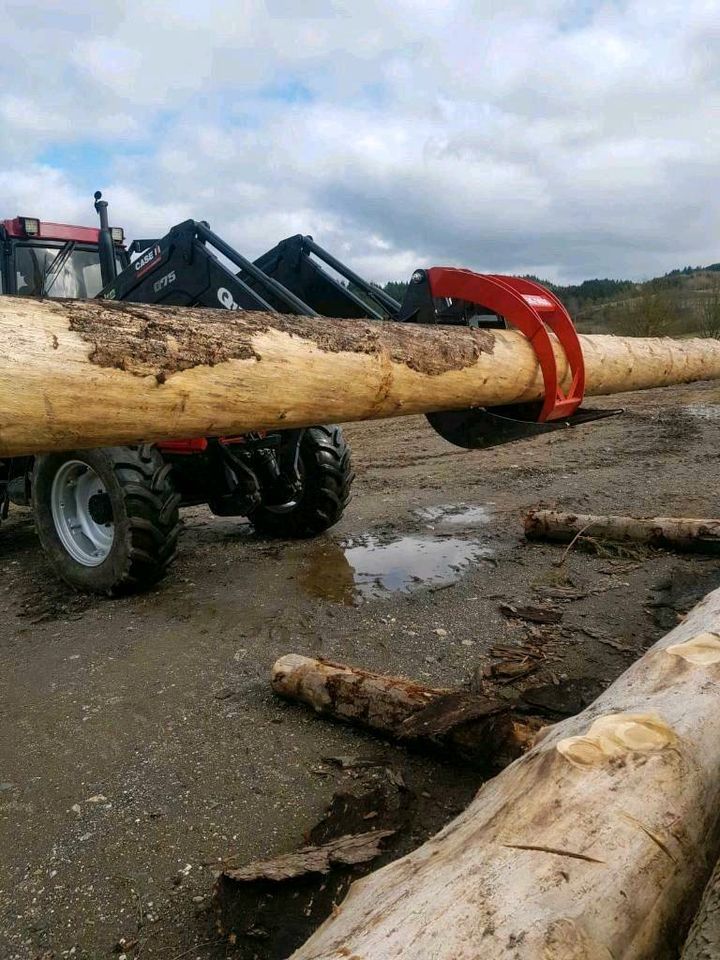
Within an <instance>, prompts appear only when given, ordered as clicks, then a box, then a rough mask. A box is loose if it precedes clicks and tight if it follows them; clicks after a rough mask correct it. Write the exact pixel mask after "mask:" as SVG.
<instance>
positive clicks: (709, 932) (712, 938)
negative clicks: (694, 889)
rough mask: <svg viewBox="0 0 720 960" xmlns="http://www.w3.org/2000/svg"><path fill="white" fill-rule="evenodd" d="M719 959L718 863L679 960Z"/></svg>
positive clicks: (719, 891) (719, 882) (719, 877)
mask: <svg viewBox="0 0 720 960" xmlns="http://www.w3.org/2000/svg"><path fill="white" fill-rule="evenodd" d="M718 957H720V861H718V863H716V864H715V869H714V871H713V874H712V876H711V877H710V880H709V881H708V885H707V886H706V887H705V893H703V896H702V900H701V901H700V909H699V910H698V912H697V913H696V914H695V919H694V920H693V923H692V926H691V927H690V933H689V934H688V938H687V940H686V941H685V946H684V947H683V951H682V954H681V955H680V960H718Z"/></svg>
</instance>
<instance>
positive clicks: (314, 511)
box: [248, 426, 355, 538]
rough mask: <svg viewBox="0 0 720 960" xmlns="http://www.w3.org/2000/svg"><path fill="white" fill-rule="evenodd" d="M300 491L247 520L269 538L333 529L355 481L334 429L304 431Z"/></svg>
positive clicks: (344, 445) (342, 442)
mask: <svg viewBox="0 0 720 960" xmlns="http://www.w3.org/2000/svg"><path fill="white" fill-rule="evenodd" d="M299 469H300V477H301V479H302V490H301V492H300V494H299V496H298V497H297V499H296V500H293V501H291V502H290V503H287V504H282V505H280V506H272V507H271V506H267V505H261V506H260V507H258V508H257V509H256V510H253V511H252V513H251V514H250V515H249V517H248V519H249V520H250V522H251V523H252V525H253V526H254V527H255V530H256V531H257V532H258V533H261V534H264V535H266V536H271V537H287V538H298V537H312V536H315V535H317V534H319V533H322V532H323V531H324V530H327V529H328V528H329V527H332V526H334V525H335V524H336V523H337V522H338V521H339V520H340V518H341V517H342V515H343V512H344V510H345V507H346V506H347V504H348V502H349V500H350V488H351V487H352V482H353V480H354V479H355V474H354V473H353V469H352V462H351V459H350V447H349V446H348V443H347V441H346V440H345V437H344V436H343V432H342V430H341V429H340V427H337V426H324V427H308V429H307V430H305V431H304V432H303V435H302V439H301V440H300V463H299Z"/></svg>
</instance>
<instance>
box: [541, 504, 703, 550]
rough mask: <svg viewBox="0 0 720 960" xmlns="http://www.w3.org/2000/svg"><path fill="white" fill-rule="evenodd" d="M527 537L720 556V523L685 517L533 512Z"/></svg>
mask: <svg viewBox="0 0 720 960" xmlns="http://www.w3.org/2000/svg"><path fill="white" fill-rule="evenodd" d="M525 536H526V537H527V538H528V539H529V540H554V541H558V542H560V543H570V542H571V541H572V540H574V539H575V538H576V537H577V538H578V539H581V538H582V537H588V538H592V539H593V540H611V541H613V542H616V543H628V542H632V543H642V544H647V545H648V546H652V547H670V548H671V549H673V550H682V551H687V552H692V553H711V554H717V553H720V520H693V519H689V518H685V517H651V518H647V519H637V518H635V517H611V516H607V517H606V516H594V515H592V514H582V513H559V512H557V511H555V510H531V511H530V513H528V515H527V516H526V517H525Z"/></svg>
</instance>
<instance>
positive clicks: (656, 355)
mask: <svg viewBox="0 0 720 960" xmlns="http://www.w3.org/2000/svg"><path fill="white" fill-rule="evenodd" d="M0 340H1V341H2V343H3V350H2V353H1V355H0V456H12V455H19V454H25V453H33V452H37V451H48V450H57V449H70V448H74V447H98V446H107V445H112V444H119V443H130V442H135V441H138V440H141V439H142V440H147V441H152V440H162V439H170V438H178V437H199V436H218V435H223V434H231V433H243V432H247V431H250V430H259V429H275V428H280V427H299V426H307V425H310V424H316V423H329V422H337V421H348V420H371V419H378V418H381V417H393V416H398V415H401V414H411V413H424V412H428V411H434V410H455V409H464V408H466V407H471V406H494V405H497V404H506V403H516V402H525V401H531V400H537V399H539V398H540V397H541V396H542V393H543V386H542V377H541V375H540V370H539V367H538V363H537V361H536V358H535V354H534V353H533V350H532V347H531V346H530V343H529V342H528V341H527V340H526V338H525V337H524V336H523V335H522V334H520V333H517V332H515V331H510V330H473V329H470V328H468V327H436V326H430V327H429V326H421V325H413V324H399V323H373V322H369V321H364V320H333V319H326V318H315V317H295V316H282V315H278V314H270V313H257V312H250V311H248V312H240V311H237V312H232V313H230V312H225V311H221V310H199V309H195V308H179V307H165V308H163V307H151V306H144V305H138V304H124V303H113V302H111V301H102V302H100V301H94V300H90V301H51V300H45V301H39V300H29V299H23V298H15V297H2V298H0ZM581 340H582V346H583V352H584V354H585V363H586V380H587V392H588V394H610V393H617V392H620V391H625V390H639V389H643V388H645V387H658V386H666V385H668V384H674V383H686V382H690V381H693V380H704V379H718V378H720V342H717V341H712V340H677V341H673V340H668V339H654V340H639V339H632V338H621V337H609V336H583V337H581ZM556 357H557V362H558V367H559V371H560V375H561V378H562V381H563V383H564V384H565V386H566V387H567V381H568V366H567V363H566V361H565V357H564V354H563V352H562V349H561V348H560V346H559V345H558V344H556Z"/></svg>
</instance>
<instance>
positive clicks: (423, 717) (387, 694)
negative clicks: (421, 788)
mask: <svg viewBox="0 0 720 960" xmlns="http://www.w3.org/2000/svg"><path fill="white" fill-rule="evenodd" d="M272 687H273V690H274V691H275V693H277V694H279V695H280V696H283V697H286V698H288V699H292V700H300V701H302V702H303V703H306V704H308V705H309V706H311V707H313V708H314V709H315V710H316V711H317V712H318V713H322V714H326V715H329V716H332V717H334V718H335V719H338V720H345V721H349V722H353V723H358V724H361V725H362V726H365V727H370V728H371V729H372V730H376V731H378V732H380V733H382V734H385V735H386V736H390V737H392V738H393V739H397V740H402V741H404V742H406V743H418V744H426V745H429V744H432V745H434V746H436V747H437V746H441V747H443V748H448V749H450V750H452V751H453V752H455V753H456V754H457V755H459V756H460V757H462V758H463V759H464V760H465V761H466V762H471V763H477V764H478V765H480V766H483V767H487V766H488V765H493V766H498V765H503V766H504V765H505V763H508V762H509V761H510V760H511V759H513V758H514V757H517V756H519V755H520V753H522V752H523V750H525V749H526V748H527V745H528V742H529V740H530V739H531V738H532V736H533V735H534V734H535V732H536V731H537V729H538V727H539V725H540V724H539V722H538V721H537V720H534V719H533V718H527V719H522V720H521V719H519V718H516V717H514V716H513V715H512V714H511V712H510V707H509V705H508V703H507V701H505V700H498V699H493V698H490V697H483V696H480V695H476V694H472V693H464V692H462V691H454V690H447V689H442V688H438V687H426V686H423V685H422V684H419V683H414V682H413V681H412V680H407V679H405V678H404V677H388V676H384V675H383V674H379V673H371V672H370V671H368V670H361V669H360V668H359V667H348V666H345V665H344V664H339V663H332V662H331V661H329V660H315V659H313V658H311V657H303V656H300V655H299V654H288V655H286V656H284V657H280V659H279V660H277V661H276V662H275V665H274V666H273V669H272Z"/></svg>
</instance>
